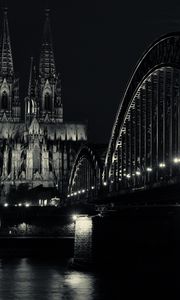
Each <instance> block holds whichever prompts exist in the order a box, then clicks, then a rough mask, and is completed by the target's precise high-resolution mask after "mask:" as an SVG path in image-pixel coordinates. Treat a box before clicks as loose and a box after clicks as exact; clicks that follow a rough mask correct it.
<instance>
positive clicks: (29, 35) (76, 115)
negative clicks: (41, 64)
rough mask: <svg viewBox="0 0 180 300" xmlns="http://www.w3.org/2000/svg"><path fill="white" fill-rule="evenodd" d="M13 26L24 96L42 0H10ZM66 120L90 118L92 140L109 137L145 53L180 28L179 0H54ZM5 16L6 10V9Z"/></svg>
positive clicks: (54, 30) (38, 34) (56, 47)
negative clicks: (164, 36) (137, 66)
mask: <svg viewBox="0 0 180 300" xmlns="http://www.w3.org/2000/svg"><path fill="white" fill-rule="evenodd" d="M6 2H7V6H8V8H9V13H8V14H9V26H10V34H11V42H12V50H13V58H14V65H15V71H16V73H17V74H18V76H19V77H20V80H21V81H20V84H21V95H22V101H23V97H24V96H25V94H26V90H27V84H28V77H29V64H30V56H34V57H35V58H36V61H37V62H38V58H39V52H40V44H41V39H42V31H43V23H44V8H45V3H46V1H43V0H41V1H40V0H36V1H35V0H31V1H27V0H9V1H6ZM49 3H50V4H49V7H50V9H51V26H52V35H53V46H54V52H55V59H56V66H57V70H58V71H59V72H60V74H61V78H62V88H63V103H64V119H65V121H80V122H81V121H83V122H84V121H85V122H88V132H89V140H90V141H92V142H108V140H109V137H110V134H111V130H112V126H113V123H114V119H115V114H116V112H117V108H118V106H119V103H120V101H121V97H122V95H123V92H124V90H125V87H126V84H127V82H128V80H129V79H130V75H131V73H132V71H133V69H134V68H135V65H136V63H137V60H138V59H139V58H140V56H141V55H142V53H143V52H144V51H145V50H146V48H147V47H148V46H149V44H151V43H152V42H153V41H154V40H155V39H157V38H158V37H159V36H160V35H163V34H165V33H168V32H171V31H180V2H179V4H178V1H177V2H175V1H174V0H171V1H168V2H167V3H165V2H164V1H162V0H160V1H158V0H156V1H155V0H152V1H137V0H136V1H133V0H131V1H128V0H126V1H125V0H123V1H120V0H117V1H113V0H109V1H101V0H100V1H98V0H97V1H92V0H91V1H88V0H84V1H78V0H77V1H75V0H73V1H69V0H51V1H49ZM1 17H2V12H1Z"/></svg>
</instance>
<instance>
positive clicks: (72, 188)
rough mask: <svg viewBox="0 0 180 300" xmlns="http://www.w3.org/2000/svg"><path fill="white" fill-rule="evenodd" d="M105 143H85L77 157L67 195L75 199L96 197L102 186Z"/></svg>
mask: <svg viewBox="0 0 180 300" xmlns="http://www.w3.org/2000/svg"><path fill="white" fill-rule="evenodd" d="M105 154H106V150H105V146H104V145H89V144H87V145H83V146H82V147H81V148H80V149H79V151H78V153H77V155H76V158H75V161H74V164H73V167H72V170H71V174H70V179H69V186H68V195H67V197H68V198H69V199H70V200H72V201H74V200H81V199H83V201H84V200H85V199H91V198H92V199H95V198H96V197H97V196H98V193H99V191H100V189H101V186H102V172H103V164H104V162H103V160H104V159H105Z"/></svg>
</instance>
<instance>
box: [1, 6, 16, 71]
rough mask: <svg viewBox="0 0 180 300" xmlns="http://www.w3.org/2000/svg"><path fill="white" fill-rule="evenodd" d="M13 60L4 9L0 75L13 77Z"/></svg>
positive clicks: (5, 10) (5, 9)
mask: <svg viewBox="0 0 180 300" xmlns="http://www.w3.org/2000/svg"><path fill="white" fill-rule="evenodd" d="M13 73H14V69H13V59H12V51H11V41H10V34H9V25H8V17H7V8H4V21H3V33H2V38H1V52H0V75H1V76H7V75H13Z"/></svg>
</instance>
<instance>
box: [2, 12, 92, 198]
mask: <svg viewBox="0 0 180 300" xmlns="http://www.w3.org/2000/svg"><path fill="white" fill-rule="evenodd" d="M86 140H87V132H86V125H85V124H78V123H64V121H63V103H62V98H61V79H60V77H59V75H58V73H57V71H56V65H55V58H54V52H53V45H52V37H51V28H50V19H49V10H46V13H45V24H44V32H43V39H42V45H41V53H40V61H39V66H38V68H36V67H35V64H34V62H33V58H32V59H31V66H30V76H29V85H28V91H27V96H26V97H25V99H20V96H19V79H18V78H16V76H15V72H14V67H13V56H12V50H11V41H10V34H9V26H8V17H7V10H6V9H5V10H4V20H3V28H2V39H1V44H0V176H1V177H0V179H1V202H3V201H6V198H7V195H8V193H9V191H10V189H11V187H12V186H13V187H14V188H15V189H17V188H18V187H19V186H20V185H23V184H25V185H26V186H27V187H28V189H32V188H35V187H37V186H40V185H42V186H43V187H51V188H57V189H58V191H59V194H60V196H61V195H62V196H63V194H64V193H65V192H66V188H67V182H68V178H69V174H70V170H71V166H72V163H73V160H74V157H75V154H76V152H77V150H78V148H79V146H80V145H81V144H82V143H83V142H85V141H86Z"/></svg>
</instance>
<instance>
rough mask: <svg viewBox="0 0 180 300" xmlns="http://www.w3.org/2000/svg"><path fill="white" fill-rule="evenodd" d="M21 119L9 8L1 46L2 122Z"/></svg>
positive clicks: (0, 114) (0, 91)
mask: <svg viewBox="0 0 180 300" xmlns="http://www.w3.org/2000/svg"><path fill="white" fill-rule="evenodd" d="M20 118H21V104H20V100H19V80H18V79H17V78H16V77H15V74H14V67H13V58H12V51H11V41H10V34H9V25H8V18H7V8H5V9H4V21H3V31H2V37H1V44H0V120H2V121H9V122H19V120H20Z"/></svg>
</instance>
